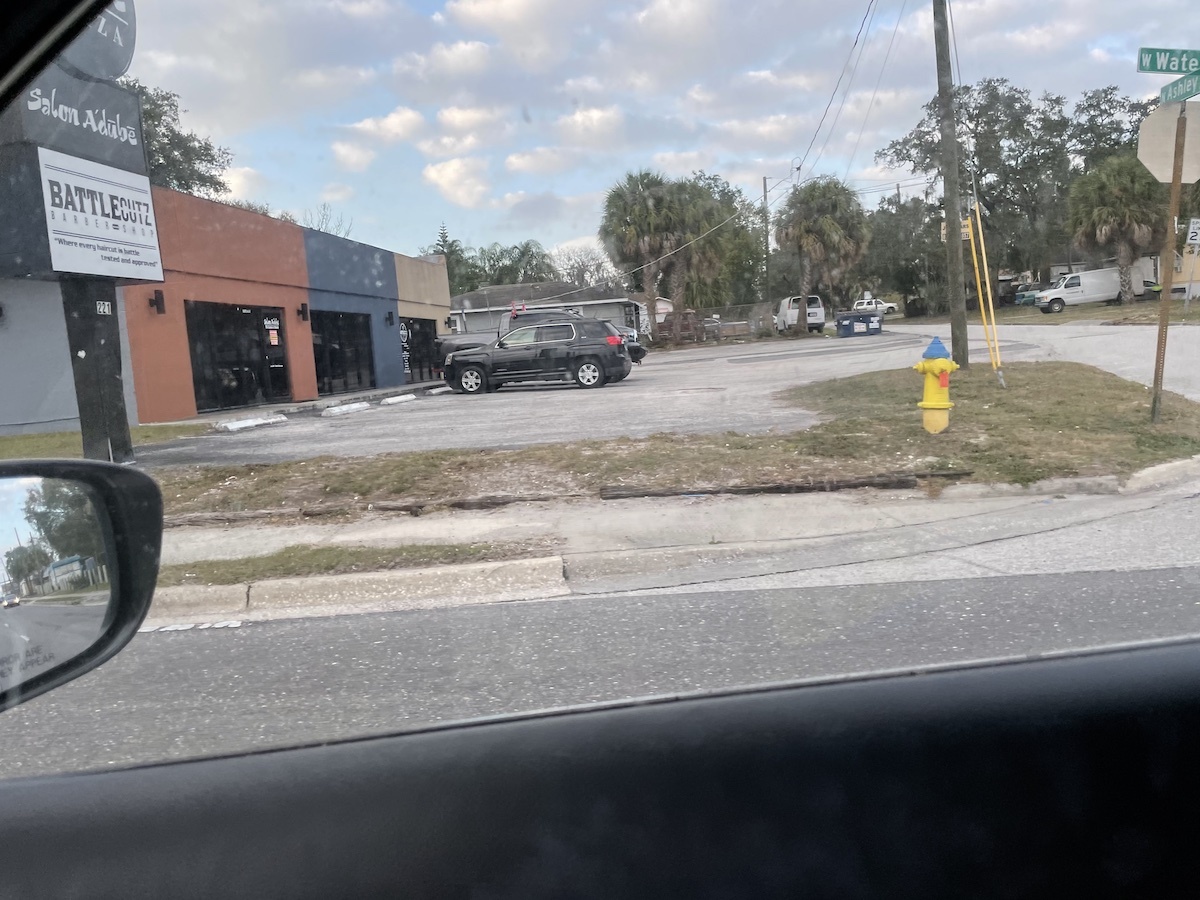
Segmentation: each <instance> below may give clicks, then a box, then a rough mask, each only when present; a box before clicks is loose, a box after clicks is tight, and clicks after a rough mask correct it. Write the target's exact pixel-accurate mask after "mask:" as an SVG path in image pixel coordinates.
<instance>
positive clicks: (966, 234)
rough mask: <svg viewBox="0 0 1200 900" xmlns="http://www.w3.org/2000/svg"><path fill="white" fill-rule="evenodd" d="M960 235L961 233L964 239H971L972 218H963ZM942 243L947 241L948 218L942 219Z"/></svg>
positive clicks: (960, 224)
mask: <svg viewBox="0 0 1200 900" xmlns="http://www.w3.org/2000/svg"><path fill="white" fill-rule="evenodd" d="M959 235H960V238H961V239H962V240H964V241H969V240H970V239H971V220H970V219H963V220H962V222H960V223H959ZM942 243H943V244H944V243H946V220H945V219H942Z"/></svg>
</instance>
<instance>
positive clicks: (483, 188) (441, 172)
mask: <svg viewBox="0 0 1200 900" xmlns="http://www.w3.org/2000/svg"><path fill="white" fill-rule="evenodd" d="M487 170H488V164H487V160H485V159H479V158H478V157H470V156H468V157H463V158H459V159H448V160H446V161H445V162H441V163H431V164H430V165H428V166H426V167H425V169H424V170H423V171H422V172H421V177H422V178H424V179H425V181H427V182H428V183H429V184H432V185H433V186H434V187H436V188H437V189H438V192H439V193H440V194H441V195H442V196H443V197H445V198H446V199H447V200H449V201H450V202H451V203H453V204H455V205H456V206H465V207H466V208H468V209H475V208H477V207H480V206H482V205H483V202H484V200H485V199H486V198H487V195H488V192H489V191H491V183H490V182H489V181H488V177H487Z"/></svg>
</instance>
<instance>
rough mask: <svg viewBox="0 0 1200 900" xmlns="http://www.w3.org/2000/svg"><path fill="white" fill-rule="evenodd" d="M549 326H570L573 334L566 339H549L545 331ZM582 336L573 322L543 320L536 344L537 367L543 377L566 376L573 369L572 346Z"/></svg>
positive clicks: (538, 328)
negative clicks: (545, 335)
mask: <svg viewBox="0 0 1200 900" xmlns="http://www.w3.org/2000/svg"><path fill="white" fill-rule="evenodd" d="M548 328H569V329H571V336H570V337H568V338H565V339H562V338H554V339H550V340H547V339H545V337H544V334H543V333H544V332H545V331H546V329H548ZM579 337H580V332H579V330H578V329H577V328H576V327H575V325H574V324H573V323H571V322H543V323H542V324H541V325H538V326H537V335H536V341H535V346H536V347H537V367H538V372H539V373H540V376H541V377H542V378H547V379H553V378H565V377H566V376H567V374H568V373H569V372H570V370H571V359H572V357H573V354H572V353H571V346H572V345H573V344H574V343H575V342H576V340H577V339H578V338H579Z"/></svg>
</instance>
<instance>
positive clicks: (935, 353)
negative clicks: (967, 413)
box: [913, 338, 958, 434]
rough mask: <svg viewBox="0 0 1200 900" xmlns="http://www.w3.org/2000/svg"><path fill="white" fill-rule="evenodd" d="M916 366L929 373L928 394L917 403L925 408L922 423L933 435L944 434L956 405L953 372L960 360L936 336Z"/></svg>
mask: <svg viewBox="0 0 1200 900" xmlns="http://www.w3.org/2000/svg"><path fill="white" fill-rule="evenodd" d="M913 368H914V369H916V370H917V371H918V372H920V373H921V374H922V375H924V376H925V395H924V396H923V397H922V398H921V402H920V403H918V404H917V406H919V407H921V409H923V410H924V412H923V413H922V414H921V424H922V425H924V426H925V430H926V431H928V432H929V433H930V434H941V433H942V432H943V431H945V430H946V429H947V428H948V427H949V426H950V410H951V409H952V408H953V407H954V404H953V403H951V402H950V373H951V372H953V371H955V370H956V369H957V368H958V363H956V362H954V360H952V359H951V358H950V353H949V351H947V350H946V345H945V344H943V343H942V341H941V339H940V338H934V339H933V342H932V343H930V345H929V346H928V347H927V348H926V349H925V352H924V353H923V354H921V361H920V362H919V363H917V364H916V365H915V366H913Z"/></svg>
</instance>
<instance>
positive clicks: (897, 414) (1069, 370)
mask: <svg viewBox="0 0 1200 900" xmlns="http://www.w3.org/2000/svg"><path fill="white" fill-rule="evenodd" d="M1004 374H1005V380H1006V383H1007V385H1008V387H1007V388H1001V387H999V385H998V384H997V382H996V378H995V375H994V374H993V373H992V371H991V370H990V368H988V367H987V366H982V365H976V366H975V367H973V368H972V369H970V370H969V371H967V372H956V373H955V374H954V375H952V376H951V399H952V400H953V401H954V402H955V408H954V409H953V410H952V411H951V413H950V429H949V430H948V431H947V432H945V433H943V434H940V435H930V434H926V433H925V431H924V430H923V429H922V428H921V420H920V414H919V412H918V411H917V410H915V409H914V408H913V407H914V404H915V400H916V399H917V394H918V392H919V390H920V381H921V376H919V375H917V373H915V372H913V373H911V375H910V376H902V374H901V373H899V372H873V373H870V374H867V375H859V376H855V377H854V378H845V379H839V380H837V381H828V382H820V383H817V384H813V385H809V386H806V387H804V388H797V389H793V390H791V391H788V392H785V397H786V398H787V399H788V400H789V401H790V402H793V403H797V404H800V405H808V404H811V403H813V402H814V401H815V402H816V404H817V405H818V406H820V407H821V408H823V409H825V410H828V411H839V410H840V411H841V414H840V415H838V417H837V418H835V419H834V420H832V421H830V422H828V423H826V424H825V425H823V426H821V427H820V428H818V429H814V431H813V432H811V433H812V434H813V435H814V437H815V438H817V439H818V440H820V441H823V442H824V441H832V440H836V439H837V437H838V436H840V435H845V434H847V433H849V434H853V435H854V436H855V439H856V441H857V442H858V443H856V444H853V445H850V446H856V447H858V448H859V449H860V450H861V449H862V448H863V446H864V444H863V443H862V441H863V437H862V436H863V435H868V436H869V437H868V439H867V443H868V444H870V445H871V446H872V447H873V450H871V451H868V452H871V453H872V455H874V456H877V457H888V456H891V457H893V458H895V459H897V460H902V461H910V460H920V459H930V460H936V461H937V463H938V465H941V466H945V467H948V468H954V469H972V470H974V471H975V473H976V474H975V476H974V478H975V479H976V480H984V481H1009V482H1014V483H1018V484H1028V483H1030V482H1033V481H1037V480H1040V479H1042V478H1048V477H1052V476H1070V475H1097V474H1117V475H1127V474H1129V473H1130V472H1133V471H1135V470H1137V469H1140V468H1143V467H1145V466H1149V465H1154V464H1155V463H1159V462H1165V461H1167V460H1169V459H1177V458H1179V457H1181V456H1189V455H1192V454H1194V453H1197V452H1200V444H1197V441H1200V404H1196V403H1193V402H1192V401H1190V400H1187V399H1186V398H1184V397H1181V396H1178V395H1176V394H1167V395H1164V414H1163V416H1162V422H1161V424H1159V425H1151V424H1150V392H1149V390H1148V389H1147V388H1146V387H1144V386H1143V385H1140V384H1135V383H1133V382H1130V381H1126V380H1124V379H1122V378H1118V377H1117V376H1116V375H1111V374H1109V373H1107V372H1103V371H1101V370H1099V369H1095V368H1092V367H1090V366H1083V365H1079V364H1077V363H1060V362H1041V363H1014V364H1010V365H1008V366H1005V368H1004ZM847 413H848V414H847ZM843 449H844V448H843ZM923 467H924V468H926V469H930V468H933V467H932V466H931V465H924V466H923Z"/></svg>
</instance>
